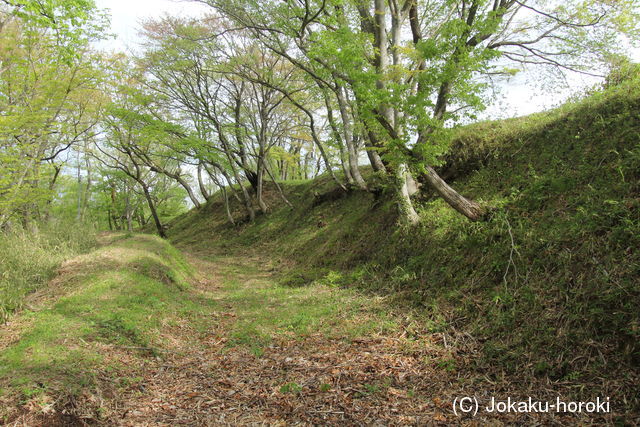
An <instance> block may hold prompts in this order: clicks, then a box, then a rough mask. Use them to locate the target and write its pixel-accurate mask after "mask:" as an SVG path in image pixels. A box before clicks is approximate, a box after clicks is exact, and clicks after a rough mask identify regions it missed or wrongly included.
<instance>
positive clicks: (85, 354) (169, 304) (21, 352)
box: [0, 236, 211, 419]
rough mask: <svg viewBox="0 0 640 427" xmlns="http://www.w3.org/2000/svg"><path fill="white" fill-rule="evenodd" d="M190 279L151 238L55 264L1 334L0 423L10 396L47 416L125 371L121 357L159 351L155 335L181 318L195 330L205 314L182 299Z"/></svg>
mask: <svg viewBox="0 0 640 427" xmlns="http://www.w3.org/2000/svg"><path fill="white" fill-rule="evenodd" d="M191 275H192V270H191V267H190V266H188V264H187V263H186V261H185V260H184V259H183V257H182V255H181V254H180V253H179V252H178V251H177V250H176V249H174V248H173V247H172V246H171V245H170V244H168V243H167V242H165V241H163V240H161V239H159V238H156V237H151V236H135V237H132V238H127V237H125V236H120V237H119V238H117V239H116V241H114V242H112V243H111V244H109V245H108V246H105V247H103V248H100V249H98V250H96V251H94V252H92V253H90V254H87V255H82V256H80V257H77V258H74V259H72V260H70V261H68V262H66V263H65V264H63V266H62V267H61V269H60V274H59V275H58V277H56V279H55V280H54V281H53V282H52V283H50V285H49V286H48V287H47V288H45V289H44V290H43V291H41V293H40V294H38V293H36V294H35V295H32V296H31V297H30V300H28V302H29V303H30V304H31V307H30V310H28V311H25V312H24V313H23V314H22V315H20V316H18V317H16V318H14V319H12V322H11V323H10V324H9V325H8V327H5V329H4V330H3V337H2V339H1V340H0V350H2V351H1V352H0V419H3V417H9V416H10V414H11V413H12V412H11V411H14V410H15V409H14V408H15V407H14V406H13V405H12V404H11V402H12V401H13V399H14V396H15V394H16V392H18V394H20V395H21V396H22V398H23V399H24V401H25V402H29V401H31V402H32V404H35V405H36V406H37V407H39V408H40V411H41V412H43V413H47V410H46V407H47V406H52V407H53V406H54V405H55V406H56V407H57V409H61V408H60V406H61V402H60V399H61V397H60V396H64V395H68V396H74V395H77V394H79V393H80V392H81V391H82V390H92V389H94V387H95V385H96V384H97V382H98V381H99V377H101V376H102V375H104V374H105V373H107V372H111V375H110V376H112V377H116V378H117V377H119V376H118V375H116V373H117V372H118V371H122V372H126V366H125V364H126V360H127V356H126V353H127V352H126V351H125V350H128V351H130V352H131V351H132V352H134V353H135V352H136V351H139V352H141V353H142V354H147V355H154V352H156V351H162V350H156V349H157V348H159V347H162V346H163V345H162V343H163V337H162V335H161V331H162V329H163V328H165V327H167V325H171V324H172V322H176V321H178V319H183V318H187V319H190V320H191V321H193V322H195V323H197V320H198V319H199V316H200V314H201V313H203V312H206V310H207V309H209V308H210V307H211V304H210V301H208V300H206V299H203V298H198V297H197V296H196V295H193V294H189V293H186V292H185V290H186V289H187V288H188V287H189V286H190V285H189V283H188V279H190V278H191ZM122 352H124V354H125V356H123V357H121V356H122V354H120V353H122ZM120 379H121V380H123V381H126V374H125V375H124V376H120ZM52 396H53V399H54V400H51V399H52ZM3 403H4V404H3ZM63 404H64V402H63V403H62V405H63ZM5 411H9V412H5Z"/></svg>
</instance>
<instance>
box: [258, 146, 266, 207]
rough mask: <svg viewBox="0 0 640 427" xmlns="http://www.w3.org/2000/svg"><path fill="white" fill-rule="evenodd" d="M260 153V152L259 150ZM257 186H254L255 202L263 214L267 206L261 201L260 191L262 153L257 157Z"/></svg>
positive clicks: (261, 182)
mask: <svg viewBox="0 0 640 427" xmlns="http://www.w3.org/2000/svg"><path fill="white" fill-rule="evenodd" d="M260 151H262V150H260ZM257 184H258V185H257V186H256V200H257V201H258V206H260V210H261V211H262V213H263V214H266V213H267V205H266V203H265V202H264V200H263V199H262V189H263V187H264V158H263V157H262V153H260V155H259V156H258V183H257Z"/></svg>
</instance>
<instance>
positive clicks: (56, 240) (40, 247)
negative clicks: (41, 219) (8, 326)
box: [0, 223, 97, 323]
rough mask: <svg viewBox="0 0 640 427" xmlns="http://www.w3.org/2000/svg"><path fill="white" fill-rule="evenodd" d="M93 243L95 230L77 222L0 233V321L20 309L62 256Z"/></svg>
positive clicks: (84, 248) (79, 250) (63, 257)
mask: <svg viewBox="0 0 640 427" xmlns="http://www.w3.org/2000/svg"><path fill="white" fill-rule="evenodd" d="M96 246H97V241H96V232H95V230H93V229H92V228H91V227H89V226H85V225H78V224H64V223H62V224H51V225H49V226H43V227H41V228H40V229H38V230H23V229H13V230H10V231H7V232H2V233H0V323H4V322H5V321H6V320H7V318H8V317H9V315H11V313H14V312H16V311H18V310H20V309H21V308H22V307H23V303H24V299H25V297H26V296H27V295H28V294H30V293H31V292H33V291H35V290H37V289H39V288H41V287H42V286H44V285H45V284H46V283H47V282H48V281H49V279H50V278H51V277H52V276H53V274H54V272H55V269H56V268H58V267H59V266H60V264H61V263H62V262H63V261H64V260H66V259H68V258H71V257H73V256H75V255H78V254H80V253H84V252H87V251H89V250H91V249H93V248H95V247H96Z"/></svg>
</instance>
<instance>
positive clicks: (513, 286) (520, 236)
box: [170, 79, 640, 408]
mask: <svg viewBox="0 0 640 427" xmlns="http://www.w3.org/2000/svg"><path fill="white" fill-rule="evenodd" d="M638 111H640V84H639V82H638V81H637V79H636V80H635V81H634V80H631V81H628V82H625V83H623V84H621V85H619V86H617V87H614V88H611V89H609V90H607V91H605V92H599V93H596V94H594V95H592V96H590V97H589V98H586V99H584V100H582V101H579V102H576V103H573V104H567V105H565V106H564V107H562V108H560V109H558V110H554V111H551V112H548V113H542V114H536V115H532V116H528V117H525V118H519V119H513V120H507V121H499V122H487V123H481V124H477V125H473V126H470V127H467V128H464V129H461V130H460V132H459V134H458V136H457V138H456V140H455V142H454V145H453V148H452V151H451V155H450V158H449V159H448V163H447V166H446V167H445V169H446V170H447V174H448V175H450V182H451V183H452V184H453V185H454V186H455V187H456V188H457V189H458V190H460V191H461V192H462V193H463V194H466V195H469V196H471V197H473V198H475V199H478V200H481V201H483V202H484V203H486V204H488V205H490V206H494V207H497V208H498V209H497V210H496V211H495V213H494V215H493V217H492V219H491V221H489V222H485V223H476V224H473V223H469V222H468V221H466V220H465V219H463V218H461V217H460V216H459V215H457V214H456V213H455V212H453V211H452V210H451V209H450V208H448V207H447V206H446V205H445V204H444V203H443V202H442V201H441V200H439V199H437V198H433V197H428V196H426V197H423V200H421V201H420V202H421V203H420V206H421V208H420V214H421V215H422V217H423V224H422V225H421V226H420V227H419V228H417V229H413V230H399V229H398V228H397V227H396V226H395V222H396V220H395V209H394V207H393V205H392V204H391V203H390V202H389V201H388V199H389V198H388V197H385V195H384V194H382V195H381V196H378V197H376V196H374V195H372V194H368V193H362V192H353V193H351V194H349V195H348V196H345V197H343V198H338V199H336V200H329V201H325V202H323V203H319V204H318V203H317V201H318V200H319V199H317V197H316V196H317V195H318V194H325V193H327V192H330V191H331V190H332V189H333V185H332V183H331V182H330V181H329V180H328V179H327V178H326V177H322V178H320V179H318V180H315V181H309V182H287V183H285V184H284V187H285V191H286V193H287V196H288V198H289V199H290V200H291V202H292V203H293V204H294V206H295V207H294V209H289V208H287V207H286V206H285V205H284V204H283V203H281V202H280V201H279V199H278V196H277V194H276V193H275V191H273V190H271V191H272V193H271V194H269V195H268V200H269V201H270V206H271V207H272V208H273V211H272V212H271V213H270V214H269V215H267V216H262V217H260V218H258V220H257V221H256V222H255V223H254V224H249V225H244V226H242V227H241V228H239V229H234V228H232V227H229V226H228V225H227V224H226V222H225V216H224V213H223V208H222V204H221V202H220V200H219V198H214V199H212V200H211V201H210V202H209V204H208V205H207V206H206V207H204V208H202V209H200V210H194V211H192V212H190V213H188V214H186V215H184V216H182V217H180V218H178V219H177V220H175V221H174V222H173V223H172V227H171V230H170V236H171V238H172V239H173V240H174V241H176V242H178V243H182V244H189V245H191V246H194V247H198V246H199V247H201V248H209V247H218V248H221V249H223V250H226V251H228V253H234V252H237V251H246V250H247V248H251V249H252V250H256V251H258V252H261V253H264V254H268V255H276V256H277V257H278V258H279V259H280V261H281V262H282V263H283V265H282V269H283V270H284V271H286V272H287V273H286V276H285V278H284V279H283V283H286V284H288V285H291V286H302V285H306V284H309V283H311V282H313V281H314V280H320V281H322V282H324V283H325V284H332V285H340V286H348V287H354V288H358V289H361V290H364V291H366V292H372V293H378V294H383V295H388V296H389V297H388V299H390V300H391V301H390V303H391V304H392V305H393V306H394V307H396V309H397V310H399V311H411V312H412V316H413V317H412V318H413V319H415V321H413V322H409V323H408V324H407V326H406V327H407V328H408V333H409V334H412V333H414V334H416V335H419V334H421V333H424V332H445V333H447V334H449V335H450V336H451V337H452V339H453V340H455V341H454V342H456V343H457V348H458V350H459V355H462V354H464V353H465V352H473V354H476V355H477V357H474V358H473V366H472V368H473V369H476V370H477V371H478V372H483V373H487V374H488V375H489V377H494V378H498V377H501V376H502V375H503V374H506V375H508V376H510V377H512V378H515V377H523V378H524V379H525V380H526V381H529V380H531V381H541V382H544V381H546V380H547V379H551V380H552V381H558V382H561V383H564V384H569V385H571V384H575V385H585V388H584V390H583V394H587V395H594V393H598V392H599V393H604V394H606V395H612V396H617V397H618V399H622V397H623V396H625V397H626V398H627V399H628V403H627V404H626V405H625V406H626V407H627V408H629V407H636V408H637V407H638V406H637V405H638V402H637V396H635V394H634V384H636V381H637V374H638V365H639V363H640V346H639V344H638V338H639V335H640V320H639V313H638V306H640V286H639V284H638V277H640V254H639V253H638V247H640V187H639V178H640V118H639V115H638ZM235 210H236V213H237V215H238V216H239V215H241V209H240V206H236V207H235ZM237 253H240V252H237ZM468 334H471V335H470V336H471V337H473V338H468V337H469V335H468ZM452 363H456V359H454V360H453V362H452ZM459 363H462V362H459ZM601 378H604V379H605V381H602V380H601ZM576 389H577V390H580V388H579V387H577V388H576Z"/></svg>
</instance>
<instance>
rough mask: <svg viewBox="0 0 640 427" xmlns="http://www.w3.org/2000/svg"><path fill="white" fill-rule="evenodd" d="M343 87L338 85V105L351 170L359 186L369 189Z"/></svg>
mask: <svg viewBox="0 0 640 427" xmlns="http://www.w3.org/2000/svg"><path fill="white" fill-rule="evenodd" d="M343 90H344V89H343V88H342V87H338V91H337V96H338V106H339V107H340V116H341V118H342V126H343V127H344V139H345V142H346V144H347V158H348V159H349V172H350V173H351V176H352V177H353V180H354V181H355V183H356V185H357V186H358V188H360V189H362V190H366V189H367V183H366V182H365V181H364V178H362V175H361V174H360V169H359V168H358V150H357V149H356V146H355V143H354V136H353V126H352V124H351V117H350V115H349V112H348V111H347V99H346V98H345V95H344V92H343Z"/></svg>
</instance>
